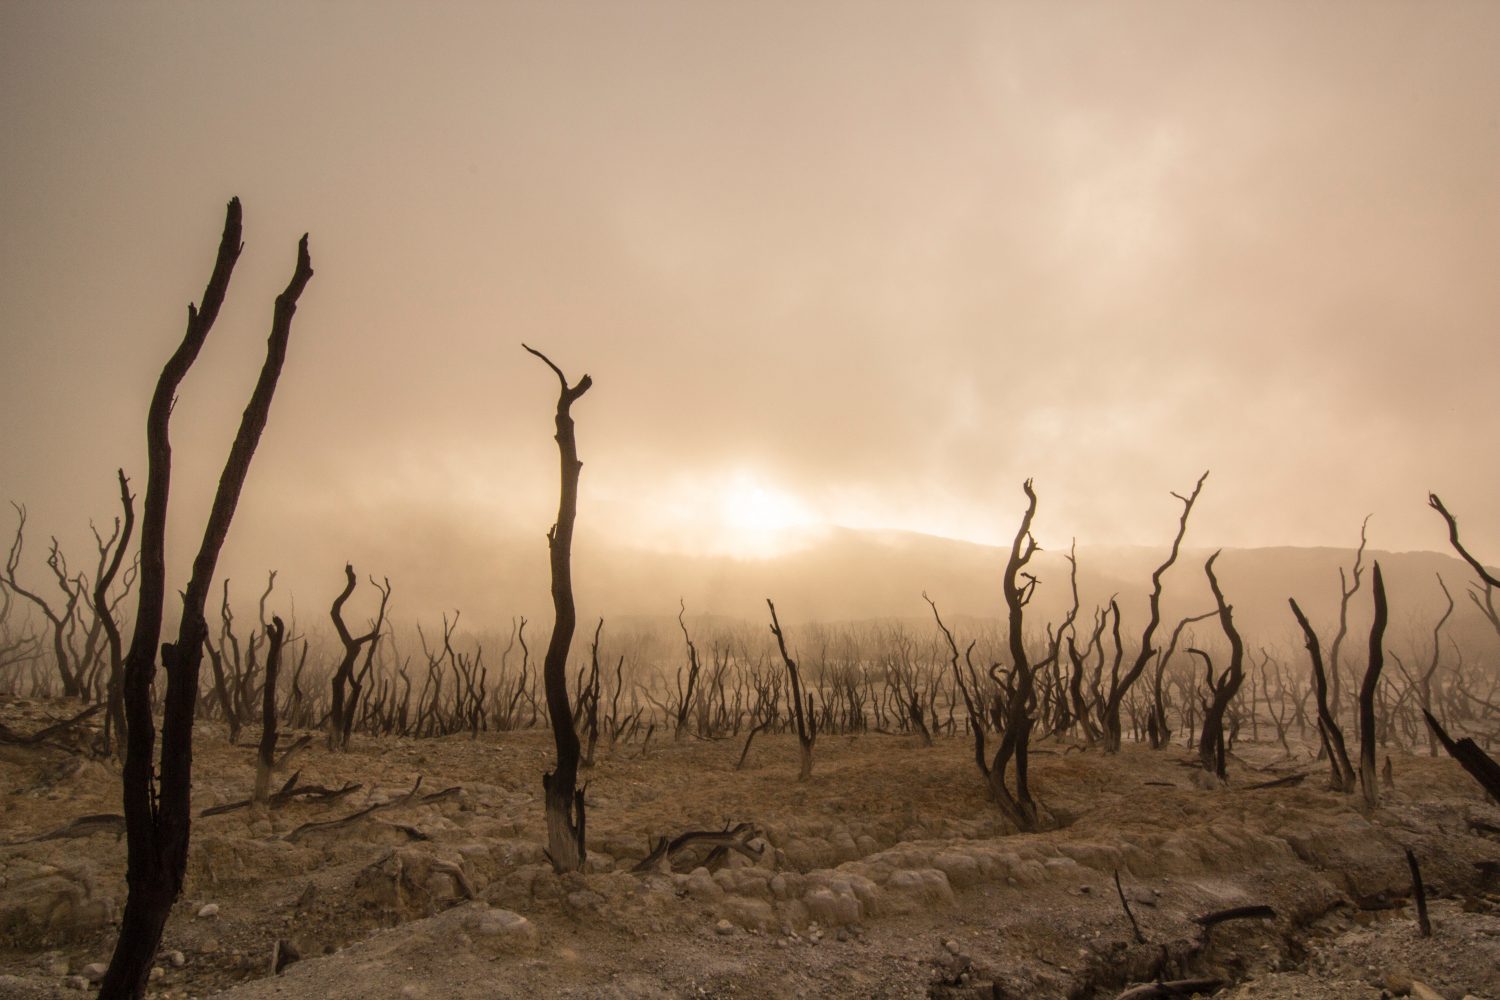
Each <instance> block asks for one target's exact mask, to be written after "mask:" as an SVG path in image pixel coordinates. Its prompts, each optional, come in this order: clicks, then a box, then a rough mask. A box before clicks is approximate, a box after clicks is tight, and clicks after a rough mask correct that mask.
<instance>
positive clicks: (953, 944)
mask: <svg viewBox="0 0 1500 1000" xmlns="http://www.w3.org/2000/svg"><path fill="white" fill-rule="evenodd" d="M943 947H944V948H947V949H948V952H949V954H953V955H957V954H958V953H959V951H960V950H961V949H960V948H959V946H958V942H957V941H955V940H953V939H952V938H949V939H948V940H946V941H944V942H943Z"/></svg>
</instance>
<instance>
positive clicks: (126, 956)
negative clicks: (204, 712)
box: [99, 198, 312, 1000]
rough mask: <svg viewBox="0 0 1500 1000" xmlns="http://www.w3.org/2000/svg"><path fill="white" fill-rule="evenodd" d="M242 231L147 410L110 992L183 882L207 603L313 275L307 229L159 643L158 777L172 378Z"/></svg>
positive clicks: (106, 985)
mask: <svg viewBox="0 0 1500 1000" xmlns="http://www.w3.org/2000/svg"><path fill="white" fill-rule="evenodd" d="M240 232H241V223H240V203H239V199H238V198H236V199H233V200H231V201H230V203H229V207H228V210H227V213H226V217H225V222H224V234H223V237H222V238H221V240H220V242H219V253H218V258H217V260H216V262H215V265H214V270H213V275H212V276H211V277H210V279H209V283H208V286H207V288H206V290H205V291H204V295H203V306H202V309H201V310H200V309H197V308H194V307H192V306H189V307H188V325H187V332H186V333H185V335H184V336H183V340H182V343H181V344H180V345H179V346H178V348H177V350H176V351H175V352H173V354H172V356H171V358H169V359H168V361H167V363H166V366H165V367H164V368H163V369H162V373H161V377H160V379H159V380H158V381H157V384H156V392H155V394H154V395H153V396H152V398H151V406H150V409H149V411H148V413H147V418H146V445H147V448H146V451H147V462H148V465H147V470H148V471H147V477H146V499H145V505H144V508H143V515H142V527H141V584H140V596H139V603H138V605H137V608H136V628H135V634H134V635H133V637H132V639H131V644H130V652H129V653H128V654H127V656H126V659H125V682H124V684H125V687H124V702H125V719H126V725H127V738H126V750H125V762H124V770H123V776H122V785H123V792H124V807H125V832H126V843H127V862H126V875H125V878H126V883H127V885H128V887H129V892H128V895H127V897H126V900H125V913H124V917H123V920H122V921H121V924H120V936H119V939H118V941H117V942H116V944H115V951H114V955H113V956H112V957H111V959H110V964H109V969H108V970H107V971H106V972H105V974H104V979H103V982H102V984H101V985H100V989H99V996H100V997H101V998H103V1000H116V998H119V1000H124V998H139V997H142V996H144V995H145V990H146V982H147V977H148V976H149V974H150V972H151V963H152V961H153V960H154V958H155V956H156V951H157V948H159V947H160V945H161V933H162V928H163V927H164V926H165V925H166V921H167V916H168V914H169V913H170V912H171V909H172V904H173V903H174V902H175V901H176V899H177V896H178V894H179V893H180V892H181V891H182V878H183V873H184V872H185V871H186V868H187V849H188V837H189V833H190V828H191V817H192V813H191V801H190V789H191V782H192V764H193V710H194V708H195V706H196V704H197V699H198V668H199V666H200V664H201V662H202V657H203V639H204V636H205V635H207V633H208V623H207V622H206V621H205V620H204V617H203V609H204V604H205V603H206V600H207V597H208V589H209V586H210V584H211V581H212V578H213V573H214V567H215V565H216V563H217V561H218V556H219V551H220V549H222V547H223V545H224V539H225V537H226V535H227V534H228V531H229V523H230V521H231V520H232V519H233V517H234V510H235V507H236V505H237V504H238V502H239V496H240V491H241V489H242V488H243V487H244V483H245V477H246V476H247V474H248V473H249V471H250V460H251V458H252V457H253V456H254V454H255V446H256V445H257V444H258V443H259V441H260V434H261V431H262V430H263V429H264V428H265V424H266V419H267V417H268V415H269V413H270V408H271V398H272V396H273V395H274V393H275V390H276V382H277V379H278V377H279V376H280V374H281V367H282V364H283V363H284V361H285V359H286V347H287V341H288V339H289V337H290V335H291V325H292V315H293V314H294V313H295V312H296V309H297V300H298V298H299V297H300V296H301V294H302V290H303V289H304V288H305V287H306V286H307V282H308V281H309V280H310V279H311V278H312V264H311V261H310V259H309V257H308V253H307V237H306V236H303V237H302V241H301V243H300V244H299V246H298V249H297V267H296V270H295V272H294V273H293V275H292V280H291V282H290V283H289V284H288V285H287V287H286V290H285V291H284V292H282V293H281V295H280V296H278V297H277V299H276V309H275V314H274V318H273V320H272V325H271V336H270V340H269V342H268V344H267V349H266V361H265V364H264V365H263V366H262V368H261V372H260V377H259V379H258V380H257V381H256V384H255V388H254V390H253V391H252V393H251V396H250V402H249V404H248V405H247V406H246V408H245V413H244V416H243V417H242V419H241V422H240V428H239V431H238V433H237V434H236V436H235V440H234V444H233V445H232V446H231V447H230V451H229V458H228V460H227V461H226V463H225V466H224V472H223V474H222V475H221V476H220V478H219V488H218V491H217V493H216V494H215V496H214V501H213V506H212V508H211V509H210V512H209V516H208V524H207V525H206V527H205V530H204V535H203V542H202V544H201V546H200V547H199V550H198V555H197V557H196V558H195V559H194V561H193V572H192V576H191V578H190V579H189V582H188V586H187V590H186V591H185V592H184V595H183V609H182V620H181V624H180V627H179V630H178V637H177V642H176V643H175V644H169V645H165V646H163V647H162V649H161V658H162V666H163V667H164V668H165V669H166V672H167V690H166V703H165V711H164V714H163V720H162V738H161V767H160V780H159V782H158V781H157V780H156V776H155V775H154V774H153V771H154V767H153V765H154V763H155V761H154V758H155V756H156V754H155V751H156V731H155V724H154V720H153V719H152V716H151V682H152V679H153V677H154V675H155V673H156V649H157V643H158V641H159V640H160V637H161V620H162V611H163V601H164V594H165V590H166V557H165V551H166V544H165V543H166V520H167V495H168V493H169V490H170V485H171V475H172V472H171V470H172V447H171V442H170V439H169V436H168V423H169V421H170V418H171V413H172V404H173V400H174V399H175V397H176V394H177V387H178V386H179V385H180V384H181V382H182V379H183V377H184V376H185V375H186V374H187V372H188V369H189V368H191V367H192V364H193V362H194V360H196V359H197V356H198V352H199V351H200V350H201V349H202V347H203V343H204V341H205V340H206V339H207V337H208V332H209V329H210V328H211V327H212V326H213V323H214V319H215V318H216V317H217V315H218V312H219V307H220V306H221V305H222V304H223V301H224V293H225V290H226V289H227V288H228V285H229V277H230V274H231V273H232V272H233V270H234V264H235V261H236V259H237V258H238V257H239V253H240Z"/></svg>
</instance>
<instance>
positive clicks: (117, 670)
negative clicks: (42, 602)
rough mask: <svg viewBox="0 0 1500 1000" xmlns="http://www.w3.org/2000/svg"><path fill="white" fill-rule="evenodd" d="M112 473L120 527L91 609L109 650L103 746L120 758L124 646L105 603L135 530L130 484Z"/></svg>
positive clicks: (122, 473) (122, 475) (120, 473)
mask: <svg viewBox="0 0 1500 1000" xmlns="http://www.w3.org/2000/svg"><path fill="white" fill-rule="evenodd" d="M116 474H117V475H118V476H119V480H120V507H121V509H122V510H123V511H124V514H125V520H124V525H123V527H122V529H121V531H120V539H119V541H118V542H117V543H116V544H115V551H114V557H113V558H112V559H111V560H110V562H109V565H108V566H106V567H105V569H104V572H102V573H100V574H99V577H98V579H97V580H95V581H94V609H95V614H96V615H98V616H99V622H100V624H101V625H103V627H104V635H105V640H106V642H107V643H108V647H109V678H108V680H107V681H106V683H105V689H104V690H105V695H104V701H105V704H106V705H107V706H108V708H107V709H106V711H105V715H104V744H105V746H106V747H107V748H110V749H113V751H114V752H115V754H116V755H117V756H119V757H121V758H122V759H123V758H124V756H125V704H124V702H123V701H121V694H120V692H121V682H122V680H123V671H124V666H125V653H124V644H123V642H122V641H121V638H120V627H119V625H117V624H115V616H114V610H113V608H112V607H111V605H110V601H109V588H110V585H111V584H112V583H113V582H114V579H115V576H116V574H118V573H119V572H120V562H121V560H122V559H123V558H124V555H125V550H126V548H128V547H129V545H130V536H131V534H132V533H133V531H134V529H135V497H134V496H132V495H131V493H130V481H129V480H127V479H126V478H125V470H124V469H117V470H116Z"/></svg>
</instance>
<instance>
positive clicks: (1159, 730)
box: [1146, 611, 1219, 750]
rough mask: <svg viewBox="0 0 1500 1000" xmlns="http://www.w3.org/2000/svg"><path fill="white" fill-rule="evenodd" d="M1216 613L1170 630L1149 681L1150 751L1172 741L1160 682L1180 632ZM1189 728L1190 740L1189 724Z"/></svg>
mask: <svg viewBox="0 0 1500 1000" xmlns="http://www.w3.org/2000/svg"><path fill="white" fill-rule="evenodd" d="M1218 613H1219V612H1218V611H1205V612H1204V613H1203V614H1201V615H1190V616H1188V617H1186V618H1184V619H1182V620H1181V621H1179V622H1178V623H1177V627H1176V628H1174V629H1172V638H1171V639H1170V640H1168V642H1167V648H1166V649H1165V650H1164V651H1163V652H1162V654H1161V655H1160V656H1158V657H1157V658H1156V670H1155V671H1154V673H1153V675H1152V680H1151V715H1150V716H1149V718H1148V719H1147V722H1146V733H1147V736H1148V737H1149V739H1150V741H1151V749H1153V750H1165V749H1166V748H1167V746H1168V745H1169V744H1170V743H1171V741H1172V730H1171V727H1170V726H1168V725H1167V693H1166V690H1165V688H1164V687H1163V684H1162V681H1163V680H1164V678H1165V677H1166V672H1167V665H1168V664H1170V663H1171V662H1172V654H1174V653H1176V652H1177V646H1178V643H1180V642H1181V641H1182V632H1183V630H1184V629H1186V628H1187V627H1188V626H1189V625H1193V624H1196V623H1197V622H1201V621H1206V620H1207V619H1209V618H1213V617H1215V616H1217V615H1218ZM1184 724H1185V725H1187V726H1189V730H1190V737H1189V738H1191V723H1187V722H1185V723H1184Z"/></svg>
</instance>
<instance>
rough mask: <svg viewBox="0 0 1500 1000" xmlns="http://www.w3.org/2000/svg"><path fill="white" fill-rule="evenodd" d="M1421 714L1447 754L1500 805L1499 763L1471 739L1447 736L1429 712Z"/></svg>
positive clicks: (1445, 731)
mask: <svg viewBox="0 0 1500 1000" xmlns="http://www.w3.org/2000/svg"><path fill="white" fill-rule="evenodd" d="M1422 716H1423V718H1425V719H1426V720H1427V728H1428V729H1430V730H1431V731H1432V734H1433V735H1434V736H1436V737H1437V740H1438V742H1439V743H1441V744H1442V745H1443V749H1444V750H1445V751H1447V753H1448V756H1450V757H1452V758H1453V759H1454V760H1456V761H1458V763H1459V765H1460V766H1461V767H1462V768H1463V769H1464V770H1465V771H1468V772H1469V777H1471V778H1473V779H1474V780H1475V781H1477V782H1479V785H1480V787H1482V788H1483V789H1484V790H1485V791H1486V792H1488V793H1489V796H1490V798H1492V799H1494V800H1495V804H1496V805H1500V763H1496V762H1495V760H1494V759H1493V758H1492V757H1490V755H1489V754H1487V753H1485V752H1484V751H1483V750H1481V749H1479V744H1478V743H1475V742H1474V741H1473V740H1471V739H1468V738H1467V737H1465V738H1464V739H1460V740H1455V739H1454V738H1453V737H1451V736H1449V735H1448V732H1447V730H1445V729H1444V728H1443V727H1442V725H1441V724H1439V723H1438V720H1437V719H1435V718H1433V716H1432V713H1431V712H1428V711H1425V710H1424V711H1423V712H1422Z"/></svg>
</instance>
